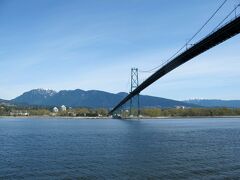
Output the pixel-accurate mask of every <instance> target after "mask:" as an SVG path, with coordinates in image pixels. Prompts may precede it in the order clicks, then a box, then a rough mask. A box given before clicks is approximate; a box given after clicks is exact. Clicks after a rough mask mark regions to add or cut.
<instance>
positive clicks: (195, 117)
mask: <svg viewBox="0 0 240 180" xmlns="http://www.w3.org/2000/svg"><path fill="white" fill-rule="evenodd" d="M1 118H12V119H13V118H22V119H30V118H41V119H45V118H50V119H79V120H82V119H89V120H91V119H98V120H108V119H115V118H112V117H71V116H0V119H1ZM209 118H210V119H211V118H221V119H224V118H240V116H177V117H171V116H168V117H164V116H162V117H139V118H138V117H132V118H122V120H138V119H139V120H154V119H155V120H165V119H209ZM119 120H121V119H119Z"/></svg>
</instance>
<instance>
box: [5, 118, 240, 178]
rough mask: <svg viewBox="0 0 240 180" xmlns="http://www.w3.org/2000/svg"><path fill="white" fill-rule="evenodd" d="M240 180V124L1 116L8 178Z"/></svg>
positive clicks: (238, 121)
mask: <svg viewBox="0 0 240 180" xmlns="http://www.w3.org/2000/svg"><path fill="white" fill-rule="evenodd" d="M225 178H229V179H240V119H238V118H232V119H231V118H224V119H218V118H212V119H166V120H140V121H138V120H128V121H126V120H79V119H58V118H0V179H225Z"/></svg>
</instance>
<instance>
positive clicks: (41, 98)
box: [10, 89, 199, 108]
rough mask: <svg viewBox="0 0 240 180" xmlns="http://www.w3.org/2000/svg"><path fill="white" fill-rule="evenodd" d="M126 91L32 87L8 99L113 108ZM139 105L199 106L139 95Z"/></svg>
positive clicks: (124, 95) (19, 102)
mask: <svg viewBox="0 0 240 180" xmlns="http://www.w3.org/2000/svg"><path fill="white" fill-rule="evenodd" d="M127 95H128V93H125V92H119V93H116V94H114V93H109V92H105V91H100V90H88V91H84V90H81V89H75V90H61V91H58V92H57V91H53V90H44V89H33V90H30V91H28V92H24V93H23V94H22V95H20V96H18V97H16V98H14V99H12V100H10V102H11V103H13V104H23V105H36V106H61V105H66V106H68V107H88V108H113V107H114V106H115V105H116V104H117V103H118V102H119V101H120V100H122V99H123V98H124V97H126V96H127ZM140 105H141V107H160V108H174V107H177V106H185V107H199V105H195V104H189V103H185V102H182V101H175V100H171V99H166V98H161V97H154V96H148V95H140Z"/></svg>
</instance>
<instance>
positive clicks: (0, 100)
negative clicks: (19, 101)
mask: <svg viewBox="0 0 240 180" xmlns="http://www.w3.org/2000/svg"><path fill="white" fill-rule="evenodd" d="M0 104H3V105H10V101H8V100H4V99H0Z"/></svg>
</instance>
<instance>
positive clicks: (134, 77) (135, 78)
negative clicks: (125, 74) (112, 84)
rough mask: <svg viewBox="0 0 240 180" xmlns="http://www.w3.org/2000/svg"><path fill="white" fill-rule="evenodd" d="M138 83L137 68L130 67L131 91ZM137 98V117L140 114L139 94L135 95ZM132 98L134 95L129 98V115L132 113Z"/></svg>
mask: <svg viewBox="0 0 240 180" xmlns="http://www.w3.org/2000/svg"><path fill="white" fill-rule="evenodd" d="M138 85H139V81H138V68H131V91H130V93H132V92H133V91H134V90H135V89H136V88H137V87H138ZM136 98H137V116H138V117H139V114H140V101H139V94H137V95H136ZM133 100H134V97H132V98H131V99H130V115H132V114H133Z"/></svg>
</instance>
